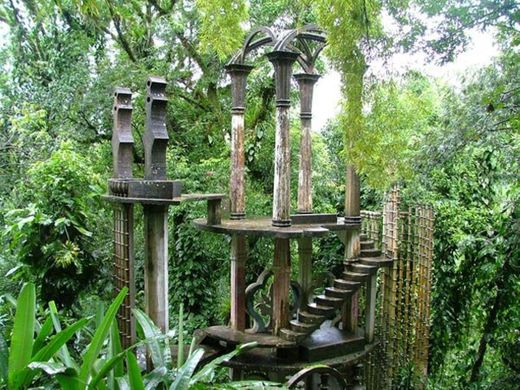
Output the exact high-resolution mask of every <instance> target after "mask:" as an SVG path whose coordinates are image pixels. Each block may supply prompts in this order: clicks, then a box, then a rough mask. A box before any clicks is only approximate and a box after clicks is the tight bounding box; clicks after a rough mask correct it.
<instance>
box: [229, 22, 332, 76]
mask: <svg viewBox="0 0 520 390" xmlns="http://www.w3.org/2000/svg"><path fill="white" fill-rule="evenodd" d="M259 35H263V36H262V37H259V38H258V36H259ZM309 40H310V41H315V42H320V43H322V44H321V45H319V46H318V47H317V48H316V50H314V51H312V50H311V48H310V47H309V46H308V44H307V41H309ZM294 41H296V42H299V43H300V44H301V45H302V47H303V50H302V49H299V48H297V47H296V46H295V45H294V43H293V42H294ZM325 45H326V36H325V33H324V32H323V30H321V29H320V28H319V27H318V26H316V25H314V24H308V25H305V26H303V27H301V28H298V29H293V30H288V31H285V32H284V33H282V35H281V36H280V37H276V35H275V33H274V32H273V31H272V30H271V29H270V28H269V27H266V26H260V27H256V28H254V29H253V30H251V31H250V32H249V34H248V35H247V37H246V39H245V41H244V44H243V45H242V48H241V49H240V50H239V51H238V52H237V53H236V54H235V55H234V56H233V57H232V59H231V61H230V62H229V64H244V63H245V61H246V57H247V55H248V54H249V53H250V52H251V51H253V50H256V49H258V48H260V47H262V46H273V50H285V51H293V52H296V53H298V54H299V57H298V59H297V61H298V63H299V64H300V66H301V67H302V69H303V71H304V72H305V73H310V74H312V73H314V64H315V62H316V59H317V58H318V56H319V54H320V53H321V51H322V50H323V48H324V47H325Z"/></svg>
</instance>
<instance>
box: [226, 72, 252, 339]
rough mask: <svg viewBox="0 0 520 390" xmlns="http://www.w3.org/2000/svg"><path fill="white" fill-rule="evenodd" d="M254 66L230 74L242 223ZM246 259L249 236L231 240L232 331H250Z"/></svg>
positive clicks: (236, 201)
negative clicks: (248, 108)
mask: <svg viewBox="0 0 520 390" xmlns="http://www.w3.org/2000/svg"><path fill="white" fill-rule="evenodd" d="M251 70H252V67H251V66H248V65H243V64H230V65H228V66H227V67H226V71H227V72H228V74H229V75H230V77H231V98H232V101H233V106H232V108H231V173H230V183H229V199H230V203H231V204H230V210H231V213H230V218H231V219H235V220H239V219H244V218H245V215H246V205H245V179H244V171H245V150H244V127H245V123H244V112H245V105H246V104H245V103H246V83H247V76H248V75H249V73H250V72H251ZM246 260H247V237H246V236H238V235H233V236H232V237H231V328H232V329H235V330H240V331H243V330H245V328H246V302H245V291H246V271H245V267H246Z"/></svg>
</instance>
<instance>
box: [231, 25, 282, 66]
mask: <svg viewBox="0 0 520 390" xmlns="http://www.w3.org/2000/svg"><path fill="white" fill-rule="evenodd" d="M261 34H263V35H264V37H261V38H258V39H256V40H254V39H255V38H256V37H257V36H258V35H261ZM275 43H276V35H275V34H274V32H273V31H272V30H271V29H270V28H269V27H266V26H260V27H256V28H254V29H253V30H251V31H250V32H249V34H248V35H247V37H246V39H245V41H244V44H243V45H242V48H241V49H240V50H239V51H238V52H237V53H236V54H235V55H234V56H233V58H232V59H231V61H230V62H229V63H230V64H233V63H238V64H244V63H245V60H246V56H247V54H249V53H250V52H251V51H253V50H255V49H258V48H259V47H262V46H266V45H269V46H272V45H274V44H275Z"/></svg>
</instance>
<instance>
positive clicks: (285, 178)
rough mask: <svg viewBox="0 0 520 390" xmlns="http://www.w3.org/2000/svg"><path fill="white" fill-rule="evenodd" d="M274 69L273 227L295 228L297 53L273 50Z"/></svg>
mask: <svg viewBox="0 0 520 390" xmlns="http://www.w3.org/2000/svg"><path fill="white" fill-rule="evenodd" d="M267 57H268V58H269V61H271V62H272V63H273V66H274V77H275V86H276V133H275V151H274V159H275V160H274V190H273V222H272V223H273V226H290V225H291V218H290V214H291V150H290V137H289V126H290V122H289V110H290V107H291V99H290V92H291V75H292V65H293V63H294V61H296V59H297V58H298V54H297V53H293V52H288V51H273V52H271V53H269V54H268V55H267Z"/></svg>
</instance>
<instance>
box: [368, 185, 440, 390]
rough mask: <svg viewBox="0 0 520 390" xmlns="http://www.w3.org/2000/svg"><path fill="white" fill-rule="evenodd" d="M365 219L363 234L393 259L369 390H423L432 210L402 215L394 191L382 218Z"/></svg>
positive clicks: (382, 292) (383, 278)
mask: <svg viewBox="0 0 520 390" xmlns="http://www.w3.org/2000/svg"><path fill="white" fill-rule="evenodd" d="M362 217H363V223H362V233H363V234H364V235H366V236H367V238H368V239H370V240H374V241H375V242H376V244H378V245H380V248H381V249H382V250H383V253H384V254H385V255H386V256H388V257H390V258H392V259H394V262H393V265H392V266H390V267H387V268H384V269H383V270H382V271H381V273H380V275H379V283H378V303H377V305H378V312H379V316H378V322H377V324H376V335H377V338H378V340H379V344H378V346H377V348H375V349H374V350H373V351H372V352H371V353H370V354H369V355H368V357H367V359H366V362H365V372H364V379H365V385H366V388H367V389H368V390H371V389H374V390H376V389H377V390H379V389H394V388H398V387H399V386H400V384H402V383H413V385H414V387H415V388H422V387H424V383H425V381H426V376H427V371H428V346H429V318H430V290H431V277H432V260H433V220H434V217H433V210H432V209H431V208H430V207H425V206H416V207H410V208H408V209H407V210H406V211H400V207H399V189H398V188H394V189H393V190H392V191H391V192H390V193H389V194H388V196H387V198H386V200H385V204H384V208H383V212H382V213H379V212H373V211H372V212H362Z"/></svg>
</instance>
